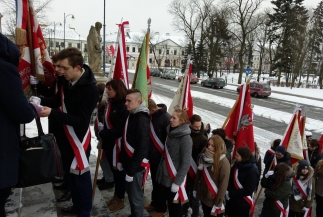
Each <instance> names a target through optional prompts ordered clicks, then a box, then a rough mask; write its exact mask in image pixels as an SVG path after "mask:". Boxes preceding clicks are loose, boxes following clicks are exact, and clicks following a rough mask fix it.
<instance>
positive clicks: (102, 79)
mask: <svg viewBox="0 0 323 217" xmlns="http://www.w3.org/2000/svg"><path fill="white" fill-rule="evenodd" d="M94 77H95V79H96V83H97V84H98V83H104V84H105V83H107V82H108V78H107V77H105V76H104V73H103V72H94Z"/></svg>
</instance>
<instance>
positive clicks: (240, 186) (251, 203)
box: [233, 168, 255, 216]
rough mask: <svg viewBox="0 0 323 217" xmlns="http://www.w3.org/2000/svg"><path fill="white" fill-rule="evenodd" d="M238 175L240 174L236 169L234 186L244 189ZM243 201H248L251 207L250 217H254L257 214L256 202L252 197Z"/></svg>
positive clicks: (246, 197)
mask: <svg viewBox="0 0 323 217" xmlns="http://www.w3.org/2000/svg"><path fill="white" fill-rule="evenodd" d="M238 173H239V169H237V168H235V169H234V180H233V181H234V186H235V187H236V189H243V186H242V185H241V183H240V181H239V179H238ZM243 199H244V200H245V201H247V203H249V205H250V211H249V213H250V216H253V214H254V212H255V201H254V200H253V198H252V197H251V196H244V197H243Z"/></svg>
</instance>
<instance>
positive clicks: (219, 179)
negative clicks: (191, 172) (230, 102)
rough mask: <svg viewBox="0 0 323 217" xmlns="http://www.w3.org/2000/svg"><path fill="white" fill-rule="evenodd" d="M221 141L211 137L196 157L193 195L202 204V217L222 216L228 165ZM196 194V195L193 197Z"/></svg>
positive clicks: (228, 173) (223, 144)
mask: <svg viewBox="0 0 323 217" xmlns="http://www.w3.org/2000/svg"><path fill="white" fill-rule="evenodd" d="M225 154H226V148H225V143H224V141H223V139H222V138H221V137H220V136H218V135H215V136H211V137H210V138H209V139H208V144H207V146H206V147H204V149H203V151H202V152H201V154H200V155H199V157H198V167H197V174H196V179H195V184H194V190H195V192H194V193H193V194H194V196H195V197H197V198H198V199H199V200H200V201H201V203H202V209H203V213H204V217H211V216H218V217H222V216H223V214H224V199H225V193H226V190H227V187H228V181H229V177H230V163H229V161H228V159H227V158H226V155H225ZM195 194H196V195H195Z"/></svg>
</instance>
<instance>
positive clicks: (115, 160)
mask: <svg viewBox="0 0 323 217" xmlns="http://www.w3.org/2000/svg"><path fill="white" fill-rule="evenodd" d="M110 112H111V103H108V106H107V111H106V113H105V116H104V118H105V124H106V126H107V128H108V129H112V128H113V126H112V124H111V122H110V119H109V117H110ZM120 152H121V137H120V138H118V139H115V145H114V147H113V152H112V166H113V167H114V168H117V165H118V163H119V155H120Z"/></svg>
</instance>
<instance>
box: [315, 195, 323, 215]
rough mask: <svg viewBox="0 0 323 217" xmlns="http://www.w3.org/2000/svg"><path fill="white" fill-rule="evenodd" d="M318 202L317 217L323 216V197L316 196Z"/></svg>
mask: <svg viewBox="0 0 323 217" xmlns="http://www.w3.org/2000/svg"><path fill="white" fill-rule="evenodd" d="M315 200H316V216H317V217H319V216H323V197H321V196H319V195H317V194H315Z"/></svg>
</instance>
